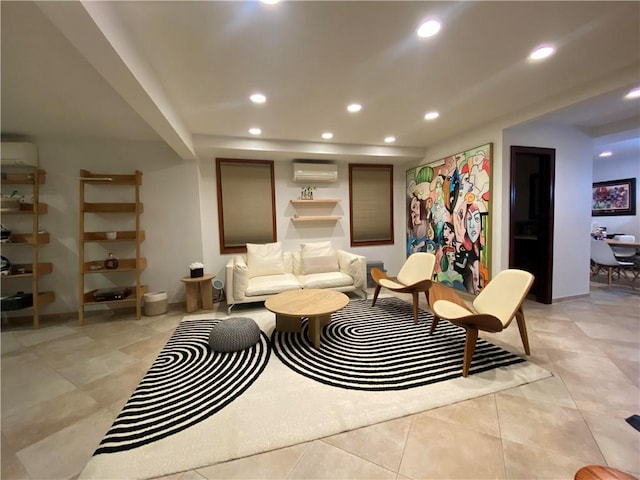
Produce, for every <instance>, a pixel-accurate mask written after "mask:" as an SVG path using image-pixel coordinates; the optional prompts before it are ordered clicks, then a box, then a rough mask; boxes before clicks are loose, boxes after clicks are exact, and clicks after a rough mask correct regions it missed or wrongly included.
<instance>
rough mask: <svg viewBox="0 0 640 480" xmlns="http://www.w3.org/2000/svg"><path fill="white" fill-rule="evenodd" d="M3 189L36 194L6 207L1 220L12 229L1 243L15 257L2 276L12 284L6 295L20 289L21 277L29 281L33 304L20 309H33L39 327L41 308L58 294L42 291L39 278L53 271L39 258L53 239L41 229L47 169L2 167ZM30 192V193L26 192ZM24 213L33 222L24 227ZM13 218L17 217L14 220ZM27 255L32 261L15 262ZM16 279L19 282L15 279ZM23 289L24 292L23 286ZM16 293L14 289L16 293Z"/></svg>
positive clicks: (45, 211)
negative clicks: (22, 190) (14, 205)
mask: <svg viewBox="0 0 640 480" xmlns="http://www.w3.org/2000/svg"><path fill="white" fill-rule="evenodd" d="M1 170H2V179H1V182H2V189H3V191H4V190H6V187H7V186H10V187H12V189H13V187H17V186H26V187H27V188H28V190H29V194H32V195H33V200H32V201H31V202H30V203H24V202H23V203H20V204H19V206H18V208H17V209H11V208H3V209H2V221H3V223H6V227H8V228H9V229H10V230H11V237H10V238H9V241H7V242H5V243H3V244H2V251H3V252H2V253H3V255H4V256H5V257H6V258H8V259H9V260H10V261H11V260H12V259H13V261H12V264H11V269H10V271H9V274H8V275H2V276H1V277H0V278H1V279H2V281H3V283H4V282H6V283H7V284H9V283H12V285H11V286H10V287H9V288H7V286H6V285H3V286H2V291H3V295H5V296H10V294H11V291H12V290H14V289H15V290H16V291H19V290H18V288H17V287H16V286H15V285H16V284H17V283H19V281H20V279H27V281H29V280H30V283H31V285H30V289H31V293H33V305H32V306H30V307H26V308H24V309H20V310H13V311H21V310H31V312H32V314H31V315H32V318H33V320H32V321H33V328H39V327H40V309H41V308H42V307H43V306H45V305H48V304H50V303H52V302H54V301H55V293H54V292H51V291H48V292H41V291H40V279H41V277H42V276H43V275H48V274H50V273H51V272H52V271H53V265H52V264H51V263H49V262H41V261H40V247H42V246H43V245H46V244H48V243H49V241H50V236H49V232H45V231H41V230H40V215H44V214H46V213H47V211H48V207H47V204H45V203H42V202H40V186H41V185H44V184H45V183H46V172H45V171H44V170H42V169H40V168H38V167H32V166H26V165H20V166H11V165H7V166H2V169H1ZM24 193H27V192H24ZM24 216H30V217H31V222H30V225H29V226H28V227H25V222H26V223H28V220H26V221H25V220H24V218H23V217H24ZM12 217H13V219H14V220H15V222H14V221H12ZM12 224H17V225H19V227H18V229H19V230H24V231H14V228H13V226H12ZM25 248H30V250H31V251H30V252H29V253H24V249H25ZM16 257H17V258H28V257H30V259H31V261H30V262H24V261H23V262H22V263H17V262H15V258H16ZM13 280H16V282H12V281H13ZM20 290H23V291H24V288H21V289H20ZM13 293H15V292H13Z"/></svg>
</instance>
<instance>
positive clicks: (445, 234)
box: [406, 143, 493, 295]
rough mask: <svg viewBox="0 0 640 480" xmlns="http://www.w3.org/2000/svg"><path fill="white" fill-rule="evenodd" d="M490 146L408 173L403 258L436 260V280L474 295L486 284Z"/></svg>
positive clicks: (491, 147) (488, 233)
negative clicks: (413, 256) (431, 257)
mask: <svg viewBox="0 0 640 480" xmlns="http://www.w3.org/2000/svg"><path fill="white" fill-rule="evenodd" d="M492 154H493V144H491V143H488V144H486V145H482V146H479V147H476V148H472V149H470V150H467V151H465V152H461V153H457V154H455V155H451V156H449V157H446V158H443V159H441V160H437V161H435V162H433V163H429V164H425V165H420V166H418V167H416V168H412V169H410V170H408V171H407V247H406V248H407V256H408V255H411V254H412V253H414V252H432V253H434V254H435V255H436V268H435V278H436V280H437V281H439V282H441V283H444V284H446V285H449V286H452V287H454V288H457V289H459V290H464V291H467V292H469V293H471V294H473V295H477V294H478V293H479V292H480V290H482V288H484V286H485V285H486V284H487V282H488V281H489V265H490V263H489V260H490V257H489V252H490V248H489V247H490V242H489V235H490V231H491V230H490V223H489V221H490V213H491V208H490V207H491V202H490V199H491V159H492Z"/></svg>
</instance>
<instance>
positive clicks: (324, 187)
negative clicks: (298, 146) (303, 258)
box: [199, 157, 406, 278]
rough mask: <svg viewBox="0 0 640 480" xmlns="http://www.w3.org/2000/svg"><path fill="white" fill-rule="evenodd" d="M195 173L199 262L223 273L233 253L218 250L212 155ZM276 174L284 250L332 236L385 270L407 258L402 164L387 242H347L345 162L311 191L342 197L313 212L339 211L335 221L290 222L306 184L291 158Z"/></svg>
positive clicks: (392, 269)
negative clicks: (199, 226)
mask: <svg viewBox="0 0 640 480" xmlns="http://www.w3.org/2000/svg"><path fill="white" fill-rule="evenodd" d="M245 158H246V157H245ZM359 163H366V162H359ZM199 173H200V192H201V193H200V197H201V200H200V201H201V210H202V236H203V237H202V238H203V239H202V244H203V245H204V246H205V250H204V254H203V261H204V263H205V266H206V268H207V270H208V271H211V272H213V273H215V274H216V275H217V276H218V277H219V278H224V266H225V264H226V263H227V261H228V260H229V258H230V257H231V255H220V241H219V232H218V217H217V208H218V207H217V196H216V178H215V158H213V157H209V158H204V159H201V160H200V161H199ZM274 177H275V182H276V216H277V222H276V229H277V238H278V240H279V241H281V242H282V244H283V248H284V249H285V250H288V251H294V250H298V249H299V248H300V243H303V242H314V241H323V240H328V239H330V240H331V241H332V242H333V245H334V246H335V247H336V248H340V249H344V250H349V251H351V252H354V253H357V254H359V255H364V256H365V257H367V259H368V260H379V261H382V262H384V266H385V269H386V270H388V271H389V272H392V273H393V272H397V271H398V270H399V269H400V266H401V265H402V263H403V262H404V260H405V253H404V242H405V229H404V225H405V222H406V218H405V208H404V188H405V187H404V178H405V168H404V167H403V166H400V165H396V166H394V184H395V185H394V195H395V198H396V200H395V205H394V224H395V232H394V235H395V244H394V245H390V246H373V247H351V246H350V233H349V226H350V223H349V167H348V163H338V181H337V182H334V183H326V184H316V185H315V186H316V191H315V193H314V195H315V197H316V198H337V199H339V200H340V202H339V203H338V204H337V205H336V206H335V207H327V208H326V209H325V207H322V209H318V210H317V211H316V212H317V214H326V215H339V216H342V218H341V219H340V220H338V221H337V222H322V223H317V224H316V223H311V224H306V223H305V224H300V223H298V224H294V223H293V222H292V221H291V217H293V216H294V215H295V214H296V209H295V208H294V207H293V205H291V203H290V200H292V199H297V198H298V197H299V196H300V190H301V188H302V187H305V186H307V185H306V184H304V185H303V184H299V183H295V182H294V181H293V166H292V160H280V161H276V162H275V166H274ZM298 213H299V212H298Z"/></svg>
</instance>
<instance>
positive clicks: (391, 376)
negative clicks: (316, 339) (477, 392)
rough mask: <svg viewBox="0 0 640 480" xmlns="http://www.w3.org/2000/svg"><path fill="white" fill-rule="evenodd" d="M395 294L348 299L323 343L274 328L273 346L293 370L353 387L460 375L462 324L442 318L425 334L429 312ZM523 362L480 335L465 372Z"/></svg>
mask: <svg viewBox="0 0 640 480" xmlns="http://www.w3.org/2000/svg"><path fill="white" fill-rule="evenodd" d="M412 312H413V311H412V306H411V305H410V304H408V303H406V302H403V301H401V300H399V299H397V298H380V299H378V301H377V302H376V306H375V307H371V306H370V302H367V301H364V300H360V301H351V302H350V303H349V304H348V305H347V306H346V307H345V308H344V309H342V310H340V311H338V312H336V313H334V314H333V315H332V319H331V323H330V324H329V325H327V326H326V327H325V328H324V329H323V331H322V336H321V348H319V349H316V348H314V346H313V344H312V343H311V341H310V340H309V335H308V331H307V330H308V323H307V320H306V319H305V320H304V321H303V327H302V333H286V332H276V331H274V332H273V333H272V335H271V342H272V346H273V351H274V353H275V354H276V355H277V357H278V358H279V359H280V360H281V361H282V363H284V364H285V365H287V366H288V367H289V368H291V369H292V370H294V371H296V372H298V373H299V374H301V375H304V376H306V377H308V378H312V379H314V380H316V381H318V382H322V383H324V384H327V385H332V386H335V387H342V388H350V389H356V390H369V391H380V390H402V389H407V388H415V387H419V386H422V385H427V384H430V383H436V382H441V381H443V380H449V379H451V378H455V377H459V376H461V375H462V358H463V356H464V343H465V332H464V329H462V328H460V327H456V326H455V325H453V324H451V323H449V322H446V321H442V322H439V323H438V328H437V329H436V331H435V332H434V334H433V335H430V334H429V328H430V326H431V320H432V318H433V317H432V315H431V314H430V313H427V312H425V311H422V310H420V311H419V317H418V319H419V320H418V323H417V324H414V323H413V313H412ZM519 362H524V359H523V358H521V357H519V356H516V355H514V354H512V353H510V352H507V351H506V350H503V349H501V348H500V347H497V346H495V345H493V344H491V343H488V342H486V341H484V340H482V339H478V342H477V344H476V350H475V354H474V356H473V361H472V363H471V369H470V372H469V374H470V375H472V374H474V373H479V372H483V371H486V370H490V369H493V368H498V367H503V366H507V365H512V364H514V363H519Z"/></svg>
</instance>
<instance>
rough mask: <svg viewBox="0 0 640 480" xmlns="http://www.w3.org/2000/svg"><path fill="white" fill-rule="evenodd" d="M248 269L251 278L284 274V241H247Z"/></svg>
mask: <svg viewBox="0 0 640 480" xmlns="http://www.w3.org/2000/svg"><path fill="white" fill-rule="evenodd" d="M247 270H248V276H249V278H253V277H261V276H263V275H280V274H283V273H284V260H283V258H282V242H275V243H264V244H260V243H247Z"/></svg>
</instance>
